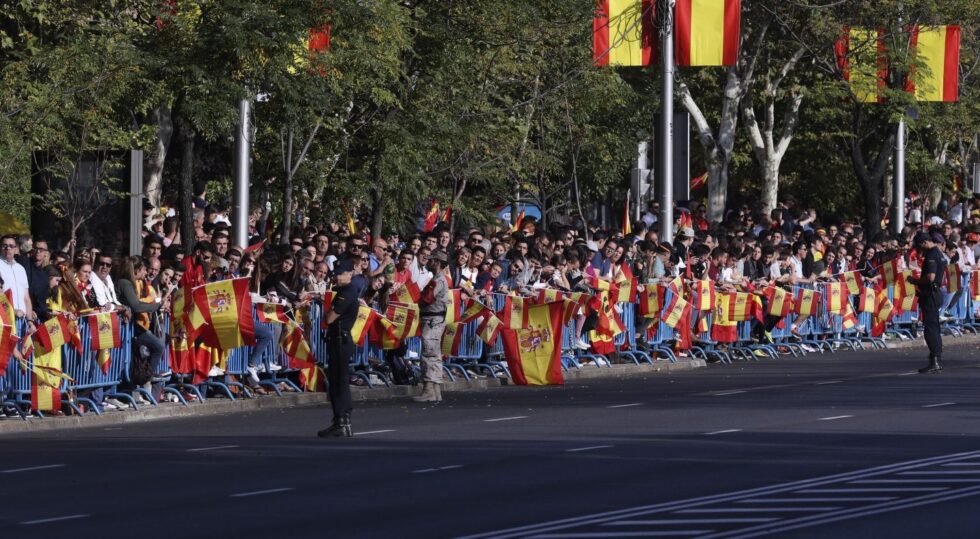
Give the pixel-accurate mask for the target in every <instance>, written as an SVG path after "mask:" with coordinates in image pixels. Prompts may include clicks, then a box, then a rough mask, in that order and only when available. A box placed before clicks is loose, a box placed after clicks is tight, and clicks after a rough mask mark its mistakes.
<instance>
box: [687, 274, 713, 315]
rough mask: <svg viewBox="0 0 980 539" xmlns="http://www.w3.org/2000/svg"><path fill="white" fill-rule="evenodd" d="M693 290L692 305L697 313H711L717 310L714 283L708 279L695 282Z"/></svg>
mask: <svg viewBox="0 0 980 539" xmlns="http://www.w3.org/2000/svg"><path fill="white" fill-rule="evenodd" d="M691 288H692V290H693V291H694V294H693V295H694V298H693V299H692V300H691V305H692V307H693V308H694V310H695V311H700V312H711V311H713V310H714V309H715V286H714V283H713V282H711V281H709V280H707V279H703V280H700V281H694V285H693V286H692V287H691Z"/></svg>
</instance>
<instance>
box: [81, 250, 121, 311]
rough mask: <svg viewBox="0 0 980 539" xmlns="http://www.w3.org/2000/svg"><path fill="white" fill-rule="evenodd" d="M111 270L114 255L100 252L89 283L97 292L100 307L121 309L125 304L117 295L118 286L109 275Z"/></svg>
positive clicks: (96, 299) (96, 300)
mask: <svg viewBox="0 0 980 539" xmlns="http://www.w3.org/2000/svg"><path fill="white" fill-rule="evenodd" d="M110 271H112V257H111V256H109V255H103V254H100V255H99V256H98V258H97V259H96V261H95V271H94V272H93V275H92V277H90V278H89V283H90V284H91V285H92V293H93V294H95V302H96V303H98V304H99V307H102V308H103V309H107V310H112V309H116V310H119V309H121V308H123V305H122V303H120V301H119V298H118V297H117V296H116V286H115V284H113V282H112V277H111V276H110V275H109V272H110Z"/></svg>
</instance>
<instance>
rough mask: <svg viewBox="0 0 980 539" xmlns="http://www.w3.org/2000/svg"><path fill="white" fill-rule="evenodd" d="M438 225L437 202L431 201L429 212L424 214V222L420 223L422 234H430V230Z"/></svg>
mask: <svg viewBox="0 0 980 539" xmlns="http://www.w3.org/2000/svg"><path fill="white" fill-rule="evenodd" d="M438 223H439V201H438V200H436V199H432V203H431V204H430V205H429V211H427V212H426V213H425V220H424V221H423V222H422V232H432V229H434V228H435V227H436V225H437V224H438Z"/></svg>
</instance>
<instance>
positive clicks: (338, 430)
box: [316, 415, 354, 438]
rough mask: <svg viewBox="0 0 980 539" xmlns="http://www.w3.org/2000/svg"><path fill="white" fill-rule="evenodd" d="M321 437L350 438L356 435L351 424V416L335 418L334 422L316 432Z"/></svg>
mask: <svg viewBox="0 0 980 539" xmlns="http://www.w3.org/2000/svg"><path fill="white" fill-rule="evenodd" d="M316 435H317V436H319V437H320V438H350V437H351V436H353V435H354V432H353V431H352V430H351V426H350V416H349V415H344V416H342V417H339V418H337V419H334V420H333V424H332V425H330V426H329V427H327V428H325V429H323V430H321V431H320V432H318V433H316Z"/></svg>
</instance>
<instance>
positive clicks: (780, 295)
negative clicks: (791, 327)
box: [763, 286, 793, 318]
mask: <svg viewBox="0 0 980 539" xmlns="http://www.w3.org/2000/svg"><path fill="white" fill-rule="evenodd" d="M763 294H764V295H765V296H766V299H767V300H768V301H769V308H768V309H767V310H766V314H768V315H769V316H775V317H777V318H786V316H788V315H789V313H791V312H792V311H793V295H792V294H791V293H789V292H788V291H786V290H784V289H783V288H780V287H778V286H770V287H768V288H766V289H765V291H763Z"/></svg>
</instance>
